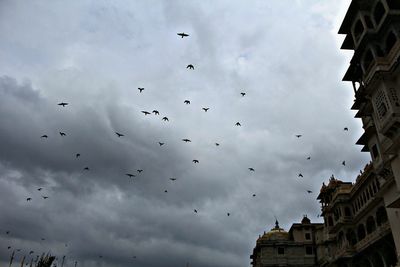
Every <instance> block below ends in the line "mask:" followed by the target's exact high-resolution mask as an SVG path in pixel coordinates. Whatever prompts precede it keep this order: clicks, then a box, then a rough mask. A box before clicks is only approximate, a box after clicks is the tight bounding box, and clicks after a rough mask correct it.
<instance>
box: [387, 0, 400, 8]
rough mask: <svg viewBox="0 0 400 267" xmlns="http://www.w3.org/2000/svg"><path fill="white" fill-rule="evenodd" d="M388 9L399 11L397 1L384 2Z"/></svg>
mask: <svg viewBox="0 0 400 267" xmlns="http://www.w3.org/2000/svg"><path fill="white" fill-rule="evenodd" d="M386 2H387V4H388V6H389V8H390V9H400V2H399V0H386Z"/></svg>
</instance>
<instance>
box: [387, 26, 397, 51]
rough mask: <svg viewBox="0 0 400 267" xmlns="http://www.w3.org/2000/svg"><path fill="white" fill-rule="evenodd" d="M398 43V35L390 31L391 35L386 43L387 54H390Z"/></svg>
mask: <svg viewBox="0 0 400 267" xmlns="http://www.w3.org/2000/svg"><path fill="white" fill-rule="evenodd" d="M396 41H397V38H396V35H395V34H394V33H393V32H392V31H390V33H389V35H388V36H387V37H386V42H385V46H386V53H389V52H390V50H392V47H393V46H394V44H395V43H396Z"/></svg>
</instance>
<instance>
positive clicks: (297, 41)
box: [0, 0, 369, 267]
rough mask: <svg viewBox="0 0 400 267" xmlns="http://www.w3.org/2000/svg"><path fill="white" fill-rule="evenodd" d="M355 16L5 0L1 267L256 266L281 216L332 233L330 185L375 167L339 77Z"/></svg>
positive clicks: (315, 5)
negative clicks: (55, 262) (254, 258)
mask: <svg viewBox="0 0 400 267" xmlns="http://www.w3.org/2000/svg"><path fill="white" fill-rule="evenodd" d="M348 5H349V1H346V0H340V1H339V0H336V1H330V0H304V1H303V0H268V1H266V0H251V1H239V0H235V1H232V0H225V1H223V0H219V1H214V0H201V1H200V0H198V1H197V0H195V1H187V0H181V1H179V0H174V1H172V0H168V1H167V0H166V1H156V0H142V1H139V0H138V1H128V0H127V1H111V0H109V1H105V0H102V1H99V0H92V1H90V0H84V1H44V0H43V1H13V0H3V1H0V59H1V60H0V214H1V215H0V263H1V265H2V266H3V265H5V262H7V261H8V259H9V257H10V254H11V251H12V250H13V249H21V251H20V252H17V253H16V261H17V262H18V261H19V260H20V259H21V257H22V255H26V254H27V253H28V252H29V251H30V250H34V251H35V253H34V255H36V254H38V253H42V252H49V251H50V252H51V253H52V254H55V255H56V256H58V257H59V258H61V257H62V256H64V255H65V256H66V259H67V266H73V263H74V262H75V261H78V266H85V267H86V266H87V267H92V266H104V267H106V266H107V267H108V266H110V267H111V266H141V267H142V266H144V267H156V266H165V267H172V266H174V267H176V266H185V265H186V263H189V264H190V266H194V267H196V266H199V267H200V266H204V267H211V266H213V267H224V266H231V267H243V266H246V267H247V266H249V265H250V259H249V256H250V255H251V253H252V249H253V247H254V246H255V242H256V239H257V237H258V235H259V234H262V233H263V231H268V230H269V229H270V228H272V227H273V226H274V222H275V219H274V216H276V217H277V218H278V220H279V222H280V224H281V226H282V227H284V228H285V229H286V230H288V229H289V228H290V226H291V224H292V223H294V222H299V221H300V220H301V219H302V216H303V215H304V214H307V215H308V217H309V218H311V220H312V221H313V222H321V220H320V218H317V215H318V214H319V212H320V210H319V203H318V202H317V200H316V197H317V195H318V192H319V189H320V187H321V185H322V182H324V181H325V182H326V181H328V179H329V177H330V176H331V175H332V174H334V175H335V177H337V178H339V179H343V180H346V181H354V180H355V178H356V176H357V173H358V172H359V170H360V169H362V168H363V167H364V165H365V164H366V163H367V162H368V161H369V154H367V153H362V152H360V149H361V147H360V146H356V145H355V142H356V140H357V139H358V138H359V136H360V135H361V133H362V131H361V123H360V121H358V120H357V119H354V118H353V117H354V112H353V111H351V110H350V107H351V105H352V101H353V90H352V88H351V85H350V84H348V83H344V82H342V81H341V79H342V77H343V75H344V73H345V70H346V68H347V66H348V62H349V60H350V58H351V52H348V51H347V52H346V51H341V50H340V49H339V48H340V44H341V41H342V40H343V36H338V35H337V31H338V29H339V26H340V23H341V21H342V19H343V17H344V14H345V12H346V9H347V7H348ZM178 32H185V33H188V34H189V36H188V37H185V38H180V37H179V36H178V35H177V33H178ZM188 64H192V65H193V66H194V70H190V69H187V68H186V66H187V65H188ZM138 87H144V88H145V90H144V91H143V92H142V93H140V92H139V90H138V89H137V88H138ZM241 92H245V93H246V95H245V96H244V97H242V96H241V94H240V93H241ZM184 100H190V101H191V104H190V105H186V104H184ZM60 102H67V103H68V105H67V106H65V107H62V106H59V105H57V104H58V103H60ZM203 107H207V108H209V110H208V111H207V112H205V111H204V110H202V108H203ZM153 110H158V111H159V112H160V115H154V114H150V115H147V116H145V115H144V114H143V113H141V111H149V112H151V111H153ZM163 117H168V119H169V121H163V120H162V118H163ZM236 122H240V124H241V126H235V124H236ZM344 127H348V128H349V131H348V132H346V131H344V130H343V128H344ZM59 132H64V133H65V134H66V136H60V134H59ZM115 132H118V133H122V134H124V136H122V137H118V136H117V135H116V134H115ZM297 134H301V135H302V137H300V138H296V136H295V135H297ZM42 135H47V136H48V138H41V136H42ZM185 138H188V139H190V140H191V142H188V143H185V142H183V141H182V139H185ZM158 142H163V143H165V144H164V145H163V146H160V145H159V144H158ZM215 143H219V144H220V145H219V146H216V145H215ZM77 153H79V154H80V157H78V158H77V157H76V154H77ZM307 157H311V159H310V160H307ZM194 159H197V160H198V161H199V163H197V164H196V163H193V162H192V160H194ZM342 161H345V162H346V166H343V165H342ZM85 167H88V168H89V170H84V168H85ZM248 168H254V170H255V171H254V172H253V171H250V170H249V169H248ZM138 169H142V170H143V172H141V173H138V172H137V170H138ZM127 173H132V174H134V175H136V177H133V178H129V177H128V176H127V175H126V174H127ZM299 173H302V175H303V177H302V178H301V177H298V174H299ZM169 178H176V180H175V181H172V180H170V179H169ZM39 188H43V189H42V190H41V191H38V189H39ZM165 190H167V192H165ZM306 190H312V191H313V193H311V194H308V193H307V192H306ZM253 194H255V195H256V196H255V197H253ZM42 196H47V197H48V199H43V198H42ZM27 198H32V200H31V201H26V199H27ZM194 210H197V213H195V212H194ZM227 213H230V216H227ZM6 231H10V233H9V234H6ZM42 239H45V240H42ZM8 246H11V247H12V248H11V249H9V250H8V249H7V247H8ZM134 256H136V258H134ZM28 258H29V257H28Z"/></svg>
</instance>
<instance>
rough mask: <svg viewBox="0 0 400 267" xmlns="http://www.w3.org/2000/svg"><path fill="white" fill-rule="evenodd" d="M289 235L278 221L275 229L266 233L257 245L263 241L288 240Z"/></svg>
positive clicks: (258, 240)
mask: <svg viewBox="0 0 400 267" xmlns="http://www.w3.org/2000/svg"><path fill="white" fill-rule="evenodd" d="M288 239H289V233H288V232H286V231H285V230H284V229H283V228H280V227H279V223H278V221H276V222H275V227H274V228H272V229H271V230H270V231H269V232H267V233H266V232H264V234H263V235H262V236H261V237H259V238H258V239H257V243H259V242H262V241H276V240H288Z"/></svg>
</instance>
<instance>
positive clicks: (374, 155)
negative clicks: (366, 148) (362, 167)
mask: <svg viewBox="0 0 400 267" xmlns="http://www.w3.org/2000/svg"><path fill="white" fill-rule="evenodd" d="M371 152H372V157H373V158H374V159H376V158H377V157H379V152H378V147H377V146H376V144H374V145H373V146H372V147H371Z"/></svg>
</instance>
